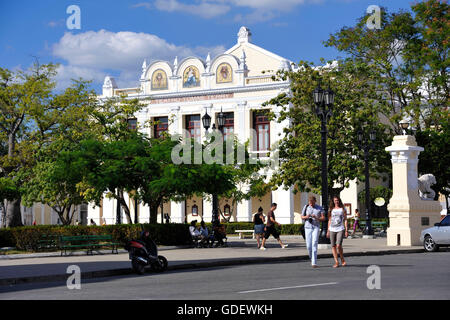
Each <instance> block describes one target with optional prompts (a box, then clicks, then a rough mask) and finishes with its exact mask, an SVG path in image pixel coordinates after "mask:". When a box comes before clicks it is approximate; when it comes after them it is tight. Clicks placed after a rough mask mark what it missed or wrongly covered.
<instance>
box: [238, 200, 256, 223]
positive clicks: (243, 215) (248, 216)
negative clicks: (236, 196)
mask: <svg viewBox="0 0 450 320" xmlns="http://www.w3.org/2000/svg"><path fill="white" fill-rule="evenodd" d="M252 213H253V212H252V200H251V199H250V200H243V201H242V202H238V204H237V215H236V218H237V221H238V222H251V221H252Z"/></svg>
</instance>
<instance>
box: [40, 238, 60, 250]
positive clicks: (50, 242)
mask: <svg viewBox="0 0 450 320" xmlns="http://www.w3.org/2000/svg"><path fill="white" fill-rule="evenodd" d="M58 246H59V236H58V235H54V234H43V235H41V236H40V237H39V240H38V242H37V250H38V251H41V250H55V249H58Z"/></svg>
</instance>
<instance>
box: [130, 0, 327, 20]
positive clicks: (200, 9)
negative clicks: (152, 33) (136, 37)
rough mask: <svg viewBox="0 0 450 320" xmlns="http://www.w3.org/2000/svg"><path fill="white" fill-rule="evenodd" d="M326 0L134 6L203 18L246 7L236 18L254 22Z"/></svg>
mask: <svg viewBox="0 0 450 320" xmlns="http://www.w3.org/2000/svg"><path fill="white" fill-rule="evenodd" d="M324 1H325V0H196V1H195V3H194V4H187V3H185V2H183V1H182V0H154V2H153V3H150V2H141V3H137V4H135V5H133V6H132V7H134V8H138V7H145V8H147V9H151V8H152V7H154V8H155V9H156V10H160V11H166V12H183V13H187V14H191V15H196V16H200V17H202V18H206V19H211V18H215V17H218V16H221V15H225V14H227V13H228V12H230V11H231V10H232V9H234V8H239V9H241V8H246V9H249V10H250V12H249V13H247V14H242V13H238V14H236V15H235V18H234V20H235V21H239V22H246V23H254V22H263V21H268V20H272V19H273V18H275V17H279V16H280V14H281V13H285V12H288V11H290V10H292V9H293V8H295V7H297V6H299V5H302V4H306V3H323V2H324Z"/></svg>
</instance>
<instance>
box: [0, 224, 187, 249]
mask: <svg viewBox="0 0 450 320" xmlns="http://www.w3.org/2000/svg"><path fill="white" fill-rule="evenodd" d="M143 229H146V230H148V231H149V232H150V236H151V237H152V238H153V240H154V241H155V242H156V244H158V245H184V244H189V243H191V241H192V240H191V236H190V234H189V226H188V225H187V224H175V223H171V224H129V225H127V224H121V225H106V226H55V225H39V226H25V227H16V228H6V229H0V247H16V248H17V249H19V250H32V251H36V250H37V249H38V241H39V239H41V237H42V236H51V235H56V236H62V235H65V236H71V235H72V236H75V235H100V234H102V235H103V234H110V235H112V237H113V239H115V240H117V241H119V242H121V243H123V244H125V243H126V242H127V241H128V240H130V239H133V238H138V237H139V236H140V233H141V231H142V230H143Z"/></svg>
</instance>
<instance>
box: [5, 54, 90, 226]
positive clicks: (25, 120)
mask: <svg viewBox="0 0 450 320" xmlns="http://www.w3.org/2000/svg"><path fill="white" fill-rule="evenodd" d="M56 67H57V66H56V65H53V64H44V65H40V64H38V63H36V64H34V66H33V67H32V68H31V69H30V70H28V71H22V70H19V71H16V72H11V71H9V70H7V69H3V68H0V129H1V132H2V133H1V135H2V136H3V137H4V138H5V140H6V146H7V154H5V155H0V169H1V170H0V171H1V172H2V174H3V175H4V176H5V177H7V178H9V179H10V180H12V181H14V183H15V184H16V187H17V188H18V190H22V184H23V183H24V180H21V179H28V176H27V175H26V174H21V173H20V172H21V171H22V172H23V171H26V170H31V168H32V167H33V166H34V164H35V162H36V157H35V155H36V154H37V151H38V150H40V149H41V148H43V147H45V146H47V145H49V144H51V143H52V142H53V141H55V140H57V139H58V136H59V135H61V134H62V133H63V132H65V131H67V129H68V128H72V127H73V126H74V124H80V123H81V122H83V120H84V119H86V118H85V117H83V116H82V115H83V114H84V109H83V108H82V106H85V105H89V103H90V102H91V99H92V92H91V91H89V90H88V89H87V84H86V83H85V82H83V81H75V82H74V83H73V84H72V85H71V86H70V87H69V88H67V89H66V90H64V91H63V92H61V93H55V92H54V88H55V81H54V77H55V76H56ZM74 132H75V131H74ZM0 138H1V137H0ZM2 140H3V139H2ZM6 203H7V205H6V225H7V226H18V225H21V224H22V222H21V212H20V203H21V196H20V195H18V197H17V198H16V199H9V200H7V202H6Z"/></svg>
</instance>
